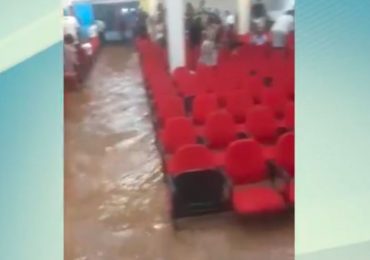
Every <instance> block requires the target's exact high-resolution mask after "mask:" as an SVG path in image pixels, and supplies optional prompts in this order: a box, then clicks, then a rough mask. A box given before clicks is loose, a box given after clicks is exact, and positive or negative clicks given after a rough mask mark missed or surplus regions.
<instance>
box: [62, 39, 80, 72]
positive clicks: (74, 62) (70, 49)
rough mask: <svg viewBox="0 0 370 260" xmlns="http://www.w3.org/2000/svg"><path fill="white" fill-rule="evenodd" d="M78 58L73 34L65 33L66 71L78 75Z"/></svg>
mask: <svg viewBox="0 0 370 260" xmlns="http://www.w3.org/2000/svg"><path fill="white" fill-rule="evenodd" d="M77 67H78V59H77V48H76V45H75V39H74V38H73V35H72V34H65V35H64V73H65V74H70V75H77V71H78V69H77Z"/></svg>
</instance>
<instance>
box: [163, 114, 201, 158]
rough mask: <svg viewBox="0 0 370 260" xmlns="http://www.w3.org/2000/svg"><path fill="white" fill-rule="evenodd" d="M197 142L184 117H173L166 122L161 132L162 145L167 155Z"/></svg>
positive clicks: (190, 125) (191, 128) (191, 127)
mask: <svg viewBox="0 0 370 260" xmlns="http://www.w3.org/2000/svg"><path fill="white" fill-rule="evenodd" d="M196 141H197V137H196V133H195V129H194V127H193V125H192V123H191V121H190V119H188V118H186V117H173V118H169V119H168V120H167V121H166V124H165V128H164V131H163V145H164V148H165V150H166V152H168V153H174V152H176V150H177V149H178V148H180V147H181V146H184V145H186V144H195V143H196Z"/></svg>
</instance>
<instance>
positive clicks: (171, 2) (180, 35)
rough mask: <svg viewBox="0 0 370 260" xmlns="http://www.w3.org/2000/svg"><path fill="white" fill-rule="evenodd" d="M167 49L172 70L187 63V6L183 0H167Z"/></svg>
mask: <svg viewBox="0 0 370 260" xmlns="http://www.w3.org/2000/svg"><path fill="white" fill-rule="evenodd" d="M165 4H166V26H167V49H168V58H169V64H170V69H171V72H172V71H173V70H174V69H176V68H177V67H180V66H184V65H185V19H184V16H185V7H184V1H183V0H165Z"/></svg>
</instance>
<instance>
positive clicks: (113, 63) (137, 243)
mask: <svg viewBox="0 0 370 260" xmlns="http://www.w3.org/2000/svg"><path fill="white" fill-rule="evenodd" d="M161 174H162V173H161V164H160V159H159V154H158V152H157V150H156V147H155V144H154V133H153V129H152V125H151V121H150V114H149V109H148V106H147V100H146V96H145V91H144V88H143V81H142V77H141V73H140V68H139V63H138V57H137V54H135V52H134V51H133V50H130V49H127V48H124V47H120V46H111V47H105V48H104V49H102V51H101V53H100V54H99V56H98V60H97V62H96V64H95V66H94V68H93V70H92V71H91V73H90V75H89V77H88V79H87V81H86V82H85V83H84V86H83V88H82V89H80V90H78V91H68V92H66V94H65V260H131V259H132V260H134V259H140V260H182V259H184V260H185V259H186V260H190V259H191V260H245V259H251V260H270V259H274V260H276V259H279V260H288V259H294V216H293V214H292V213H287V214H284V215H281V216H277V217H274V218H269V219H239V218H237V217H235V216H234V215H233V214H231V213H230V214H221V215H214V216H210V217H202V218H194V219H191V220H190V221H186V222H185V223H183V225H182V226H183V227H182V229H180V230H179V231H174V230H173V228H172V225H171V224H170V221H169V217H168V206H167V202H166V201H167V199H166V186H165V184H164V182H163V181H162V177H161Z"/></svg>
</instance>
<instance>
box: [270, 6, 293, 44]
mask: <svg viewBox="0 0 370 260" xmlns="http://www.w3.org/2000/svg"><path fill="white" fill-rule="evenodd" d="M292 30H294V11H293V10H290V11H287V12H285V13H284V14H283V15H281V16H280V17H279V18H278V19H277V20H276V21H275V23H274V24H273V26H272V28H271V33H272V46H273V47H276V48H282V47H285V45H286V39H287V35H288V34H289V33H290V32H291V31H292Z"/></svg>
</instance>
